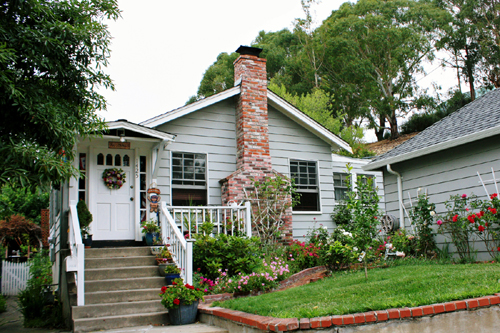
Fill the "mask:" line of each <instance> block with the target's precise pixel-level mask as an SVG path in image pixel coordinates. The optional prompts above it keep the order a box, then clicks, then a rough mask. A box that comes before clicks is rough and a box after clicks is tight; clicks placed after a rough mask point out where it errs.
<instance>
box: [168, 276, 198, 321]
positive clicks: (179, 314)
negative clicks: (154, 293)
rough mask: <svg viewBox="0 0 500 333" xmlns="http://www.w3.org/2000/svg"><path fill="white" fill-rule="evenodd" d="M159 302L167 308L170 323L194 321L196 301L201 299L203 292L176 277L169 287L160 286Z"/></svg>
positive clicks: (196, 310) (196, 308)
mask: <svg viewBox="0 0 500 333" xmlns="http://www.w3.org/2000/svg"><path fill="white" fill-rule="evenodd" d="M160 296H161V304H163V306H164V307H165V308H167V309H168V317H169V319H170V324H171V325H186V324H191V323H194V322H195V320H196V315H197V313H198V302H199V301H200V299H201V300H203V296H204V292H203V290H200V289H199V288H195V287H193V286H191V285H189V284H184V283H183V281H182V279H176V280H175V281H173V282H172V286H171V287H162V288H161V293H160Z"/></svg>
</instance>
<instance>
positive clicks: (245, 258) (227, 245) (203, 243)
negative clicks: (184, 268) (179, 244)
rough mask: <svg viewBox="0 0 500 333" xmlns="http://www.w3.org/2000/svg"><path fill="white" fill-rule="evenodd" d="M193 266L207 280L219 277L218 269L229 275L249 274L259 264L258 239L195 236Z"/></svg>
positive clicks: (219, 235) (222, 235) (223, 235)
mask: <svg viewBox="0 0 500 333" xmlns="http://www.w3.org/2000/svg"><path fill="white" fill-rule="evenodd" d="M195 237H196V241H195V243H194V246H193V264H194V267H195V268H200V270H199V272H200V274H202V275H203V276H204V277H206V278H208V279H212V280H213V279H215V278H217V277H218V276H219V269H227V270H228V274H229V275H231V276H232V275H235V274H238V273H240V272H241V273H249V272H252V271H253V270H254V268H255V267H256V266H257V265H258V262H259V256H260V251H259V246H260V239H259V238H258V237H251V238H246V237H239V236H230V235H225V234H218V235H216V236H215V237H208V236H203V235H196V236H195Z"/></svg>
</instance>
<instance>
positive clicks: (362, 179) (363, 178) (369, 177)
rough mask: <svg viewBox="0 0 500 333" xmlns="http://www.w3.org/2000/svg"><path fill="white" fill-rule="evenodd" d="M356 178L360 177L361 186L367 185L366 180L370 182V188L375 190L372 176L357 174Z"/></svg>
mask: <svg viewBox="0 0 500 333" xmlns="http://www.w3.org/2000/svg"><path fill="white" fill-rule="evenodd" d="M357 177H358V178H360V177H361V181H362V182H363V184H368V179H371V180H372V187H373V188H375V176H374V175H363V174H358V176H357Z"/></svg>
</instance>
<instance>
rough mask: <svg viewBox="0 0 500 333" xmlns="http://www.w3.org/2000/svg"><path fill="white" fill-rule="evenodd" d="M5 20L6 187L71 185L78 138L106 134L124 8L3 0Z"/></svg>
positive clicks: (2, 176) (0, 29)
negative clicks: (115, 26)
mask: <svg viewBox="0 0 500 333" xmlns="http://www.w3.org/2000/svg"><path fill="white" fill-rule="evenodd" d="M0 13H1V15H0V109H1V110H2V112H1V121H0V183H7V182H10V183H20V184H21V185H25V186H27V185H33V186H34V185H36V184H40V183H45V184H46V183H50V182H54V181H60V180H64V179H68V178H69V177H71V176H73V175H77V174H78V170H76V169H75V168H73V167H72V166H71V165H70V163H69V161H71V160H72V159H73V151H72V149H73V147H74V145H75V143H76V141H77V137H78V136H82V137H85V136H87V135H88V134H89V133H92V132H95V131H101V130H103V129H104V123H103V121H102V120H101V119H100V118H99V117H98V116H97V115H96V111H97V110H99V109H105V108H106V101H105V99H104V98H103V96H101V95H99V94H98V93H97V91H96V89H97V87H98V86H104V87H106V88H113V85H112V82H111V79H110V78H109V76H107V75H106V74H105V73H104V72H103V67H104V66H106V64H107V59H108V56H109V42H110V35H109V32H108V30H107V26H106V25H105V24H104V23H103V22H104V19H117V18H118V17H119V10H118V6H117V1H116V0H67V1H53V0H24V1H14V0H12V1H9V0H2V1H0Z"/></svg>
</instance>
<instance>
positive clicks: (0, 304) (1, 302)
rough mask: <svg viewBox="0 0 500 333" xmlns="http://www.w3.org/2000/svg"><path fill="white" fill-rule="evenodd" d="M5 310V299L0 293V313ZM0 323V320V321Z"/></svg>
mask: <svg viewBox="0 0 500 333" xmlns="http://www.w3.org/2000/svg"><path fill="white" fill-rule="evenodd" d="M6 311H7V301H6V300H5V298H4V297H3V295H2V294H0V313H2V312H6ZM0 325H1V322H0Z"/></svg>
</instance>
